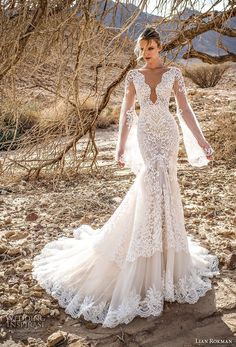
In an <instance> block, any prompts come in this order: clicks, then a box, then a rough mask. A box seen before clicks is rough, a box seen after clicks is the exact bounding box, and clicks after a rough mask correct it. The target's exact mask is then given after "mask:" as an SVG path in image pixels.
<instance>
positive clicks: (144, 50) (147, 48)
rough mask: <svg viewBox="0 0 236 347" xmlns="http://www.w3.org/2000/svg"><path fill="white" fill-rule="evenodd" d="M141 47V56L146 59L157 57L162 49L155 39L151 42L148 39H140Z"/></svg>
mask: <svg viewBox="0 0 236 347" xmlns="http://www.w3.org/2000/svg"><path fill="white" fill-rule="evenodd" d="M139 47H140V51H141V56H142V57H143V59H144V60H145V61H151V60H153V59H156V58H157V56H158V55H159V52H160V51H161V47H158V46H157V43H156V41H154V40H150V41H149V42H148V41H147V40H140V42H139Z"/></svg>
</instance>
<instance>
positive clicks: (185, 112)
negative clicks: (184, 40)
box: [115, 67, 209, 173]
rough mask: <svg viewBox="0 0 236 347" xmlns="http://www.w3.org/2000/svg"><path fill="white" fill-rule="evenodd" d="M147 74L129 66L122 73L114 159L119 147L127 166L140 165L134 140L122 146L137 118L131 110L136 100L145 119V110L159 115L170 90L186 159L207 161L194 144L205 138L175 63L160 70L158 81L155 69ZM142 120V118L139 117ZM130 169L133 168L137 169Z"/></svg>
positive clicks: (165, 108)
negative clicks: (124, 73)
mask: <svg viewBox="0 0 236 347" xmlns="http://www.w3.org/2000/svg"><path fill="white" fill-rule="evenodd" d="M150 76H151V75H149V80H148V81H147V80H146V75H145V73H144V72H141V71H140V70H138V69H133V70H130V71H129V72H128V73H127V75H126V79H125V93H124V98H123V101H122V105H121V112H120V121H119V134H118V141H117V147H116V155H115V156H116V160H118V152H119V150H120V149H123V150H124V157H123V159H124V161H125V162H126V164H127V166H128V167H130V168H131V169H132V168H137V167H140V163H141V161H142V160H141V156H140V155H137V152H138V151H137V149H138V146H137V143H136V145H135V141H133V144H132V147H133V149H132V148H128V146H126V143H127V139H128V136H129V133H130V131H131V128H132V127H133V128H134V129H133V132H132V133H133V135H134V133H135V132H136V127H137V124H138V122H139V118H138V115H137V113H136V111H135V103H136V100H137V101H138V103H139V105H140V113H141V114H145V115H146V119H148V115H149V114H153V113H156V118H158V117H160V116H161V115H164V114H167V113H169V100H170V96H171V93H172V90H173V91H174V95H175V100H176V104H177V116H178V119H179V125H180V127H181V129H182V133H183V140H184V144H185V149H186V153H187V157H188V161H189V163H190V164H191V165H193V166H203V165H207V164H208V162H209V160H208V159H207V157H206V154H205V152H204V150H203V149H202V148H201V146H200V145H199V144H198V142H199V141H201V140H205V138H204V135H203V133H202V130H201V127H200V124H199V122H198V120H197V117H196V115H195V113H194V112H193V109H192V107H191V105H190V104H189V102H188V98H187V91H186V88H185V83H184V79H183V76H182V73H181V70H180V69H179V68H177V67H170V68H169V69H168V70H166V71H165V72H163V73H162V74H161V78H160V77H159V81H158V82H156V80H157V78H156V73H153V76H154V77H151V78H150ZM139 116H140V115H139ZM143 121H145V119H142V122H143ZM125 147H126V149H125ZM129 147H130V146H129ZM132 157H133V158H132ZM135 157H136V159H135ZM133 171H134V172H135V171H137V170H133ZM135 173H136V172H135Z"/></svg>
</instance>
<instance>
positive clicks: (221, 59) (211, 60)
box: [183, 48, 236, 64]
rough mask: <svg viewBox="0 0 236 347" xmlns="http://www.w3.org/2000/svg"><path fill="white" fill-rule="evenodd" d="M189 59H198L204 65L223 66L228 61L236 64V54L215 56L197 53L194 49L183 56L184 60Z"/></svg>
mask: <svg viewBox="0 0 236 347" xmlns="http://www.w3.org/2000/svg"><path fill="white" fill-rule="evenodd" d="M189 58H198V59H201V60H202V61H203V62H204V63H208V64H222V63H225V62H228V61H232V62H236V55H235V54H234V53H231V52H229V53H228V54H224V55H220V56H214V55H209V54H207V53H203V52H199V51H196V50H195V49H194V48H191V49H190V50H189V51H188V52H186V53H185V54H184V55H183V59H189Z"/></svg>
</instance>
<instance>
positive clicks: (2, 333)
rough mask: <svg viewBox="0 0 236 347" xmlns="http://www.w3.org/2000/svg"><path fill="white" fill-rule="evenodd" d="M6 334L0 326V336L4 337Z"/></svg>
mask: <svg viewBox="0 0 236 347" xmlns="http://www.w3.org/2000/svg"><path fill="white" fill-rule="evenodd" d="M6 336H7V332H6V331H5V330H4V329H3V328H1V330H0V337H2V338H4V337H6Z"/></svg>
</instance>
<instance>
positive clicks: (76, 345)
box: [69, 339, 88, 347]
mask: <svg viewBox="0 0 236 347" xmlns="http://www.w3.org/2000/svg"><path fill="white" fill-rule="evenodd" d="M85 346H88V344H87V343H86V340H85V339H80V340H78V341H75V342H72V343H70V344H69V347H85Z"/></svg>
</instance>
